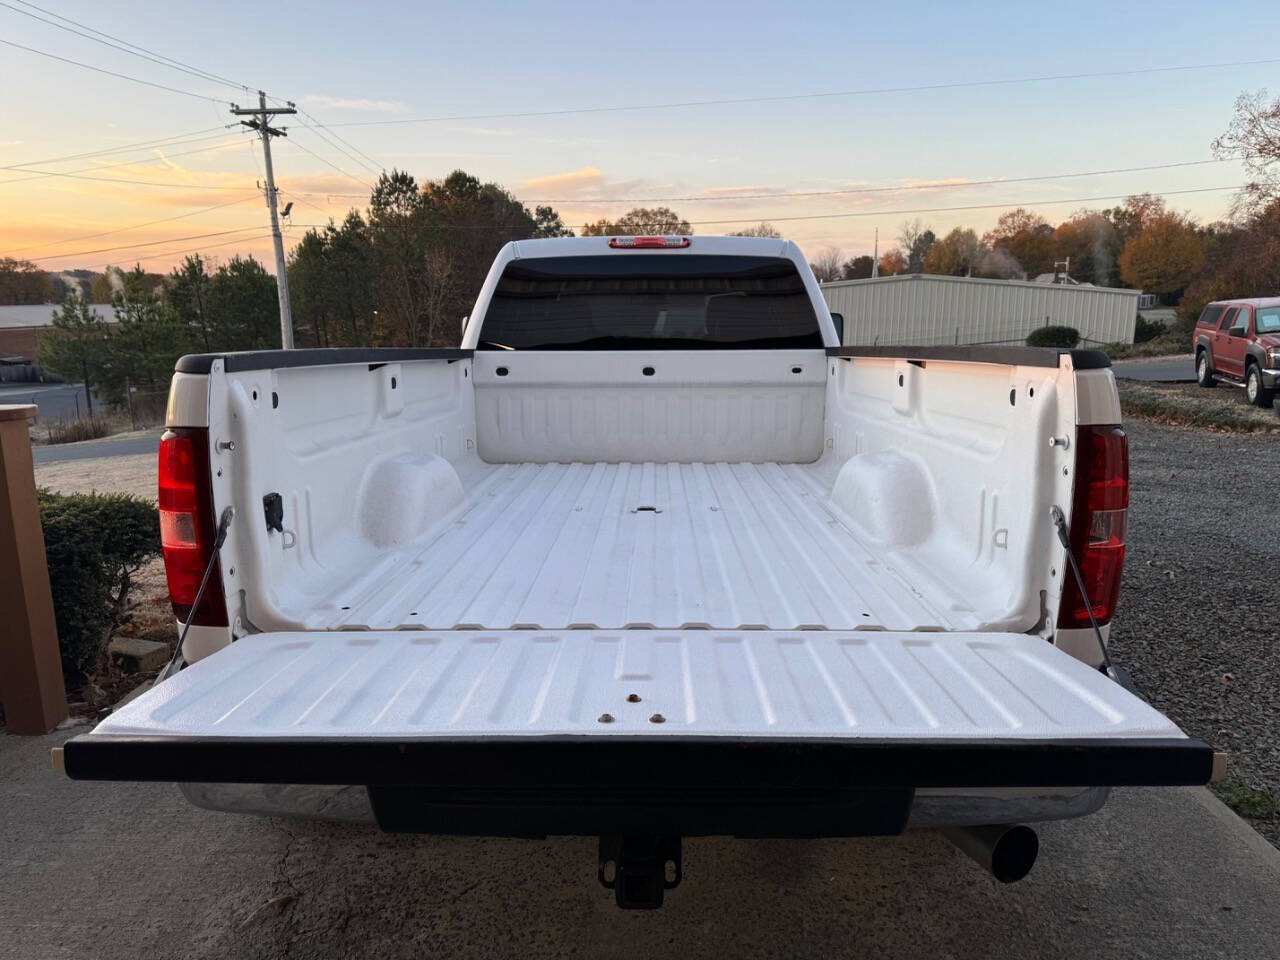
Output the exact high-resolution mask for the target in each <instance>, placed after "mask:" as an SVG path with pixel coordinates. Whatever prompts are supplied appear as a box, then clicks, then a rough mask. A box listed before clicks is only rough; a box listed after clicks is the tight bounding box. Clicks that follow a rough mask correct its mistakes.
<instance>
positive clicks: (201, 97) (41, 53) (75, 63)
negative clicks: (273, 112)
mask: <svg viewBox="0 0 1280 960" xmlns="http://www.w3.org/2000/svg"><path fill="white" fill-rule="evenodd" d="M0 43H3V44H5V45H6V46H10V47H16V48H17V49H19V50H26V51H27V52H28V53H35V54H38V55H39V56H42V57H48V58H49V59H50V60H58V61H61V62H62V63H69V64H71V65H72V66H74V67H83V68H84V69H85V70H92V71H93V72H94V73H103V74H106V75H107V76H108V77H116V78H117V79H120V80H130V81H132V82H133V83H140V84H142V85H143V86H144V87H154V88H155V89H157V90H167V91H168V92H169V93H180V94H182V95H183V96H184V97H195V98H196V99H197V100H208V101H210V102H211V103H225V102H226V101H225V100H220V99H218V98H217V97H209V96H205V95H204V94H203V93H192V92H191V91H190V90H179V89H178V88H177V87H170V86H168V85H166V84H163V83H155V82H153V81H151V80H143V79H141V78H139V77H132V76H130V75H129V74H127V73H116V72H115V71H114V70H107V69H105V68H103V67H95V66H93V65H92V64H89V63H84V62H82V61H80V60H72V59H71V58H70V57H60V56H58V55H57V54H56V53H47V52H46V51H44V50H37V49H36V48H35V47H28V46H26V45H25V44H21V43H14V42H13V41H12V40H6V39H4V38H3V37H0Z"/></svg>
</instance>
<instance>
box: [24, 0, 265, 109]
mask: <svg viewBox="0 0 1280 960" xmlns="http://www.w3.org/2000/svg"><path fill="white" fill-rule="evenodd" d="M17 2H18V3H20V4H22V5H23V6H24V7H30V8H31V9H32V10H39V11H40V12H41V13H45V14H48V15H49V16H51V17H53V18H55V19H57V20H61V21H62V23H54V22H53V21H52V20H46V19H45V18H44V17H37V16H36V15H35V14H34V13H29V12H27V11H26V10H19V9H18V8H17V7H14V6H12V5H10V4H8V3H5V2H4V0H0V6H3V7H8V8H9V9H10V10H13V11H14V12H15V13H20V14H22V15H23V16H26V17H32V18H33V19H36V20H39V21H40V22H41V23H47V24H49V25H50V26H52V27H57V28H58V29H59V30H66V31H68V32H69V33H74V34H76V35H77V36H81V37H85V38H86V39H89V40H92V41H94V42H95V43H101V44H104V45H106V46H108V47H112V48H114V49H116V50H120V51H122V52H124V53H128V54H131V55H132V56H135V57H141V58H142V59H143V60H150V61H151V62H152V63H158V64H160V66H162V67H169V68H170V69H172V70H180V71H182V72H183V73H187V74H190V75H191V76H193V77H198V78H200V79H201V80H212V81H214V82H216V83H220V84H223V85H225V86H228V87H234V88H236V89H239V90H248V89H249V88H248V87H247V86H245V85H244V84H243V83H237V82H236V81H235V80H228V79H227V78H226V77H220V76H218V74H216V73H212V72H210V71H208V70H201V69H200V68H199V67H195V66H192V65H191V64H189V63H183V62H182V61H181V60H175V59H174V58H173V57H166V56H165V55H164V54H162V53H156V52H155V51H154V50H148V49H147V48H146V47H141V46H138V44H136V43H130V42H129V41H128V40H123V39H121V38H120V37H114V36H112V35H111V34H109V33H106V32H104V31H102V30H99V29H97V28H96V27H91V26H89V25H88V24H85V23H81V22H80V21H78V20H73V19H71V18H70V17H64V16H62V14H60V13H54V12H53V11H52V10H46V9H45V8H44V7H40V6H37V5H36V4H34V3H28V2H27V0H17ZM65 23H70V24H74V25H75V26H77V27H80V28H82V29H83V30H88V31H89V33H82V32H81V31H80V30H75V29H73V28H72V27H67V26H63V24H65ZM90 34H97V36H90ZM102 37H105V38H106V39H105V40H104V39H100V38H102ZM108 41H115V42H114V43H111V42H108ZM118 44H124V46H118ZM126 47H128V48H132V49H125V48H126ZM138 51H141V52H138ZM219 102H220V101H219Z"/></svg>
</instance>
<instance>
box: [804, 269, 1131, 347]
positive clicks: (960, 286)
mask: <svg viewBox="0 0 1280 960" xmlns="http://www.w3.org/2000/svg"><path fill="white" fill-rule="evenodd" d="M1049 276H1052V274H1050V275H1049ZM821 286H822V296H823V298H824V299H825V300H826V301H827V306H828V307H829V308H830V309H831V311H832V312H833V313H840V314H843V316H844V342H845V343H846V344H848V345H854V344H859V345H861V344H886V345H894V346H928V345H932V344H962V343H969V344H977V343H987V344H1016V343H1022V342H1024V341H1025V340H1026V338H1027V334H1029V333H1030V332H1031V331H1032V330H1035V329H1036V328H1037V327H1044V326H1050V325H1052V326H1064V327H1073V328H1075V329H1076V330H1078V331H1079V332H1080V342H1081V346H1088V345H1090V344H1094V345H1096V344H1100V343H1114V342H1117V341H1119V342H1122V343H1133V328H1134V323H1135V321H1136V319H1137V316H1138V306H1137V305H1138V297H1140V296H1141V292H1140V291H1138V290H1126V289H1123V288H1119V287H1097V286H1094V285H1093V284H1090V283H1070V284H1067V283H1037V282H1034V281H1027V280H986V279H982V278H979V277H941V276H933V275H930V274H911V275H903V276H896V277H879V278H876V279H871V280H838V281H835V282H833V283H824V284H822V285H821Z"/></svg>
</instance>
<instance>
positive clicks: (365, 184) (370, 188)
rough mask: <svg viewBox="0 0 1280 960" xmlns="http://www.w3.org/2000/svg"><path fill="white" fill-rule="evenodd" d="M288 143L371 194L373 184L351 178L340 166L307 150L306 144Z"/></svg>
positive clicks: (357, 178) (291, 141) (292, 141)
mask: <svg viewBox="0 0 1280 960" xmlns="http://www.w3.org/2000/svg"><path fill="white" fill-rule="evenodd" d="M289 142H290V143H292V144H293V145H294V146H295V147H297V148H298V149H299V150H302V151H303V152H305V153H309V154H311V156H313V157H315V158H316V159H317V160H319V161H320V162H321V163H326V164H328V165H329V166H331V167H333V169H335V170H337V171H338V172H339V173H340V174H342V175H343V176H344V177H346V178H347V179H348V180H354V181H355V182H356V183H359V184H363V185H364V186H366V187H368V188H369V190H370V191H371V192H372V190H373V184H371V183H367V182H365V181H364V180H361V179H360V178H359V177H353V176H352V175H351V174H349V173H347V171H345V170H343V169H342V168H341V167H340V166H338V165H337V164H336V163H334V162H333V161H332V160H329V159H327V158H325V157H322V156H320V154H318V153H316V152H315V151H314V150H312V149H311V148H309V147H308V146H307V145H306V144H302V143H298V141H296V140H290V141H289Z"/></svg>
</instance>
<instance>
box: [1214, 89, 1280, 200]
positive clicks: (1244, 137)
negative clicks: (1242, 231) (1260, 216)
mask: <svg viewBox="0 0 1280 960" xmlns="http://www.w3.org/2000/svg"><path fill="white" fill-rule="evenodd" d="M1211 146H1212V148H1213V155H1214V156H1215V157H1217V158H1218V159H1221V160H1239V161H1240V162H1241V163H1242V164H1243V165H1244V169H1245V174H1246V175H1247V176H1248V177H1249V182H1248V183H1246V184H1245V186H1244V188H1243V189H1242V190H1241V191H1240V194H1239V196H1237V198H1236V203H1235V209H1236V212H1237V213H1238V214H1242V215H1248V214H1256V213H1259V212H1260V211H1262V210H1264V209H1267V208H1269V205H1270V203H1271V201H1272V200H1275V199H1276V198H1280V97H1278V98H1276V99H1275V100H1272V101H1270V102H1268V100H1267V91H1266V90H1259V91H1258V92H1257V93H1242V94H1240V96H1239V97H1237V98H1236V104H1235V116H1233V117H1232V118H1231V123H1230V124H1229V125H1228V127H1227V130H1226V132H1225V133H1224V134H1222V136H1220V137H1218V138H1217V139H1215V140H1214V141H1213V143H1212V145H1211Z"/></svg>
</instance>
